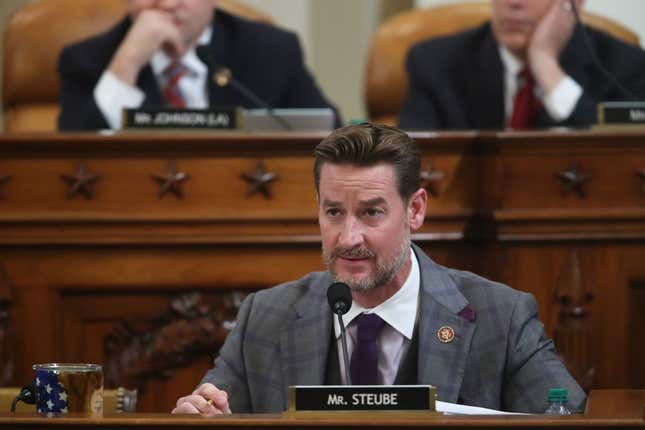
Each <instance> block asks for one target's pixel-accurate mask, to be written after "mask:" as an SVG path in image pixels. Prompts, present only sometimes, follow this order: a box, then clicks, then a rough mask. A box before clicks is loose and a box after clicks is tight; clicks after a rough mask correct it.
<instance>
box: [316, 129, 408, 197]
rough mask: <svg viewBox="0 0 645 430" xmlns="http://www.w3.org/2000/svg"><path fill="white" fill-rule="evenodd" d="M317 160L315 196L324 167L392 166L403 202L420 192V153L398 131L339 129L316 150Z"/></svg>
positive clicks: (401, 132)
mask: <svg viewBox="0 0 645 430" xmlns="http://www.w3.org/2000/svg"><path fill="white" fill-rule="evenodd" d="M315 156H316V158H315V161H314V181H315V183H316V192H320V189H319V186H320V171H321V170H322V166H323V164H325V163H331V164H354V165H357V166H374V165H376V164H379V163H386V164H391V165H392V166H393V167H394V172H395V175H396V180H397V186H398V189H399V195H400V196H401V199H403V201H406V202H407V201H408V199H409V198H410V197H411V196H412V194H414V192H415V191H416V190H418V189H419V183H420V182H419V170H420V166H421V151H420V150H419V148H418V147H417V145H416V143H414V140H413V139H412V138H411V137H410V136H408V135H407V134H406V133H404V132H403V131H401V130H399V129H398V128H395V127H390V126H387V125H381V124H371V123H363V124H360V125H348V126H345V127H342V128H339V129H337V130H335V131H333V132H332V133H331V134H330V135H329V136H327V137H326V138H325V139H323V141H322V142H320V143H319V144H318V145H317V146H316V150H315Z"/></svg>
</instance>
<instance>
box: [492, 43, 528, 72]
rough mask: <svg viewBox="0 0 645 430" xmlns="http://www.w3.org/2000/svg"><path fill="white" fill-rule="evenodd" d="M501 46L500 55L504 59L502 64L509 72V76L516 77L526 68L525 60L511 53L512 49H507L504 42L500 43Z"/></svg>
mask: <svg viewBox="0 0 645 430" xmlns="http://www.w3.org/2000/svg"><path fill="white" fill-rule="evenodd" d="M498 47H499V56H500V58H501V59H502V65H503V66H504V70H505V71H506V73H507V76H509V77H512V78H513V79H515V78H516V77H517V74H518V73H520V72H521V71H522V69H523V68H524V62H523V61H522V60H520V59H519V58H517V57H516V56H515V55H513V54H511V51H509V50H508V49H506V47H505V46H503V45H502V44H499V45H498Z"/></svg>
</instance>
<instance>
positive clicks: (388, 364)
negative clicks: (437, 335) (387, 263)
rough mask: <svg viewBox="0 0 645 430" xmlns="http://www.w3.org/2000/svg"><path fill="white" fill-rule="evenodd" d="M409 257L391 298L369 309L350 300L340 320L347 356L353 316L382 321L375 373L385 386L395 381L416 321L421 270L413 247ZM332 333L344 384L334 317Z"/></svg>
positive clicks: (351, 345) (352, 341)
mask: <svg viewBox="0 0 645 430" xmlns="http://www.w3.org/2000/svg"><path fill="white" fill-rule="evenodd" d="M410 260H411V262H412V268H411V269H410V274H409V275H408V278H407V279H406V280H405V282H404V283H403V286H402V287H401V288H400V289H399V291H397V292H396V293H394V295H393V296H392V297H390V298H389V299H387V300H386V301H385V302H383V303H381V304H380V305H378V306H376V307H375V308H372V309H366V308H364V307H362V306H361V305H359V304H358V303H356V302H353V303H352V307H351V309H350V310H349V312H347V313H346V314H345V315H343V323H344V324H345V327H346V329H347V353H348V354H349V357H350V359H351V356H352V351H353V350H354V345H355V344H356V331H357V329H356V324H352V322H353V321H354V319H355V318H356V317H357V316H358V315H360V314H361V313H375V314H377V315H378V316H379V317H381V319H383V321H385V325H384V326H383V330H382V331H381V334H380V335H379V338H378V345H379V357H378V374H379V380H380V381H381V382H382V383H383V384H384V385H391V384H393V383H394V380H395V379H396V374H397V372H398V370H399V365H400V364H401V360H403V358H404V357H405V354H406V352H407V351H408V349H409V347H410V342H411V341H412V335H413V333H414V325H415V324H416V319H417V313H418V309H419V288H420V285H421V272H420V271H419V263H418V261H417V257H416V255H414V250H412V249H410ZM334 333H335V335H336V342H337V346H338V360H339V362H340V376H341V380H342V381H343V383H347V381H346V380H345V362H344V359H343V346H342V338H341V336H340V325H339V324H338V319H337V318H334Z"/></svg>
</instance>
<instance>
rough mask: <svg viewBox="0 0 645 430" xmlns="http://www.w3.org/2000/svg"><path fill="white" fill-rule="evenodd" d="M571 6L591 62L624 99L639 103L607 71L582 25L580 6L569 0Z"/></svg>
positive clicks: (632, 94) (636, 98) (573, 0)
mask: <svg viewBox="0 0 645 430" xmlns="http://www.w3.org/2000/svg"><path fill="white" fill-rule="evenodd" d="M569 5H570V6H571V12H573V16H574V18H575V20H576V28H577V29H579V31H580V34H581V35H582V40H583V42H584V45H585V48H586V49H587V52H588V53H589V55H590V56H591V61H592V62H593V63H594V65H595V66H596V68H597V69H598V70H600V73H602V74H603V75H604V76H605V79H607V80H608V81H609V82H610V83H611V84H612V85H613V86H615V87H616V88H618V90H619V91H620V92H621V93H622V94H623V96H624V97H626V98H627V99H629V100H631V101H637V100H638V97H636V95H635V94H634V93H632V92H631V91H629V90H628V89H627V88H625V87H624V86H623V84H621V83H620V82H619V81H618V78H616V76H614V75H613V74H612V73H611V72H610V71H609V70H607V69H606V68H605V66H604V65H603V64H602V62H601V61H600V59H599V58H598V54H596V51H595V50H594V49H593V47H592V46H591V42H590V41H589V35H588V34H587V30H586V29H585V27H584V25H583V24H582V19H581V18H580V11H579V10H578V6H577V5H576V2H575V0H569Z"/></svg>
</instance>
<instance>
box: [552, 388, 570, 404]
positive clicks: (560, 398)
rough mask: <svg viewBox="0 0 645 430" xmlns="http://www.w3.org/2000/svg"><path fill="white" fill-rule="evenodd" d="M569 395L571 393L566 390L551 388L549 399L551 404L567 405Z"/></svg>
mask: <svg viewBox="0 0 645 430" xmlns="http://www.w3.org/2000/svg"><path fill="white" fill-rule="evenodd" d="M568 394H569V393H568V392H567V389H566V388H550V389H549V394H548V399H549V402H562V403H566V402H567V395H568Z"/></svg>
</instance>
